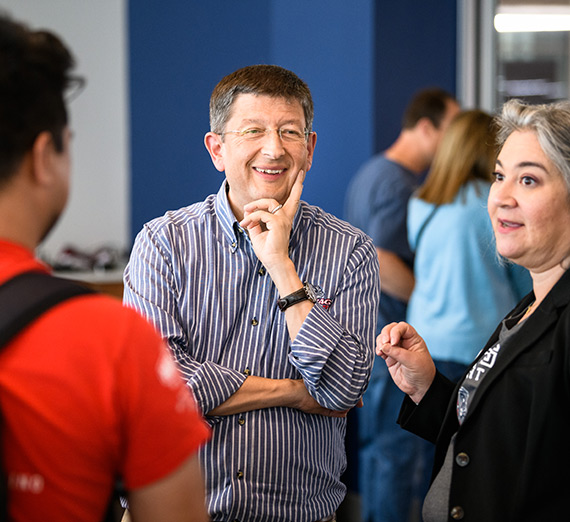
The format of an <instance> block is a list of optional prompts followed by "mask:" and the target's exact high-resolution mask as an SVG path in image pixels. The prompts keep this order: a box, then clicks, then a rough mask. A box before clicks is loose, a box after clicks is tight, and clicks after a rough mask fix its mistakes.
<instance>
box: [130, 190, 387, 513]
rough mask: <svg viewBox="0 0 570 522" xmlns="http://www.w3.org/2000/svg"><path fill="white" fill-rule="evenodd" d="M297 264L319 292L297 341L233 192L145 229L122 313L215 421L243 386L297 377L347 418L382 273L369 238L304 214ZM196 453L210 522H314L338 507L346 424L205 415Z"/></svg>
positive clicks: (366, 370)
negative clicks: (147, 330) (160, 343)
mask: <svg viewBox="0 0 570 522" xmlns="http://www.w3.org/2000/svg"><path fill="white" fill-rule="evenodd" d="M289 253H290V257H291V259H292V261H293V263H294V264H295V267H296V269H297V273H298V274H299V277H300V279H301V280H302V281H305V280H307V281H309V282H311V283H312V284H314V285H318V286H319V287H320V288H321V289H322V293H321V296H320V299H319V301H318V304H316V305H315V306H314V307H313V308H312V310H311V312H310V313H309V315H308V317H307V318H306V320H305V322H304V323H303V325H302V327H301V329H300V331H299V333H298V335H297V336H296V337H295V340H294V341H293V342H291V340H290V337H289V334H288V331H287V325H286V323H285V314H284V313H283V312H281V311H280V310H279V309H278V307H277V299H278V297H279V296H278V293H277V290H276V288H275V285H274V284H273V282H272V280H271V278H270V277H269V275H268V274H267V273H266V270H265V268H264V267H263V265H262V264H261V263H260V262H259V260H258V259H257V257H256V255H255V253H254V251H253V247H252V245H251V243H250V241H249V238H248V236H247V234H246V233H245V232H244V231H243V230H242V229H241V228H240V227H239V225H238V224H237V221H236V219H235V217H234V215H233V213H232V211H231V210H230V207H229V203H228V199H227V196H226V184H225V182H224V184H223V185H222V187H221V188H220V191H219V192H218V194H217V195H212V196H209V197H208V198H207V199H206V200H205V201H203V202H201V203H197V204H194V205H191V206H188V207H185V208H182V209H180V210H177V211H173V212H168V213H167V214H165V215H164V216H163V217H161V218H158V219H155V220H153V221H151V222H149V223H147V224H146V225H145V226H144V228H143V230H142V231H141V232H140V233H139V234H138V236H137V238H136V241H135V244H134V247H133V252H132V254H131V259H130V261H129V265H128V266H127V269H126V271H125V303H127V304H128V305H129V306H132V307H134V308H136V309H138V310H139V311H140V312H142V313H143V314H144V315H145V316H147V317H148V318H150V319H151V320H152V321H153V322H154V324H155V325H156V326H157V327H158V329H159V330H160V332H161V333H162V335H163V336H164V337H165V338H166V339H167V340H168V342H169V344H170V347H171V348H172V350H173V353H174V355H175V357H176V360H177V361H178V363H179V365H180V369H181V372H182V374H183V375H184V377H185V378H186V379H187V381H188V384H189V386H190V387H191V389H192V391H193V393H194V396H195V398H196V400H197V402H198V404H199V406H200V408H201V410H202V411H203V412H204V413H205V414H207V413H208V412H209V411H211V410H213V409H214V408H215V407H216V406H218V405H220V404H221V403H223V402H224V401H226V400H227V399H228V398H229V397H230V396H231V395H232V394H234V393H235V392H236V391H237V390H238V389H239V387H240V386H241V385H242V383H243V381H244V380H245V379H246V378H247V376H248V375H257V376H260V377H266V378H273V379H300V378H302V379H303V380H304V382H305V385H306V387H307V389H308V391H309V393H310V394H311V395H312V396H313V397H314V398H315V399H316V400H317V401H318V402H319V403H320V404H321V405H322V406H325V407H326V408H330V409H334V410H346V409H348V408H352V407H354V406H355V404H356V403H357V402H358V400H359V398H360V397H361V396H362V394H363V393H364V390H365V389H366V386H367V384H368V380H369V377H370V371H371V368H372V362H373V353H374V352H373V350H374V334H375V327H376V313H377V309H378V299H379V291H380V290H379V286H380V283H379V274H378V261H377V255H376V251H375V248H374V246H373V244H372V242H371V240H370V238H368V236H366V235H365V234H364V233H363V232H361V231H360V230H358V229H356V228H354V227H352V226H351V225H349V224H348V223H345V222H343V221H341V220H339V219H337V218H335V217H334V216H332V215H330V214H327V213H326V212H324V211H322V210H321V209H319V208H317V207H314V206H310V205H308V204H307V203H305V202H301V204H300V207H299V210H298V211H297V214H296V216H295V219H294V222H293V228H292V232H291V239H290V247H289ZM207 419H208V421H209V422H210V424H211V426H212V427H213V437H212V440H211V441H210V443H208V444H207V445H206V446H205V447H204V448H203V449H202V451H201V462H202V465H203V469H204V474H205V481H206V489H207V503H208V511H209V513H210V515H211V517H212V520H213V521H217V520H224V521H233V520H239V521H246V520H251V521H256V522H261V521H265V520H267V521H278V520H281V521H295V522H303V521H307V522H310V521H313V520H317V519H319V518H321V517H323V516H326V515H329V514H331V513H333V512H334V511H335V510H336V508H337V507H338V505H339V504H340V502H341V500H342V499H343V497H344V493H345V487H344V486H343V484H342V483H341V482H340V475H341V473H342V472H343V470H344V468H345V465H346V456H345V450H344V435H345V427H346V425H345V423H346V420H345V419H344V418H331V417H326V416H321V415H315V414H307V413H303V412H302V411H300V410H296V409H293V408H285V407H282V408H266V409H260V410H255V411H249V412H244V413H242V414H238V415H228V416H223V417H222V416H217V417H212V416H210V417H207Z"/></svg>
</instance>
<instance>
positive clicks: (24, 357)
mask: <svg viewBox="0 0 570 522" xmlns="http://www.w3.org/2000/svg"><path fill="white" fill-rule="evenodd" d="M72 68H73V58H72V56H71V54H70V52H69V51H68V49H67V48H66V47H65V45H64V44H63V43H62V41H61V40H60V39H59V38H58V37H57V36H56V35H54V34H52V33H50V32H46V31H33V30H31V29H29V28H28V27H27V26H25V25H23V24H20V23H17V22H15V21H12V20H11V19H9V18H8V17H6V16H2V17H0V284H3V283H4V282H6V281H7V280H9V279H10V278H12V277H13V276H15V275H17V274H20V273H22V272H26V271H40V272H42V271H43V272H49V270H48V267H47V266H45V265H44V264H42V263H41V262H40V261H38V260H37V259H35V257H34V250H35V248H36V247H37V246H38V244H39V243H40V242H41V241H42V239H43V238H44V237H45V236H46V234H47V233H48V232H49V231H50V230H51V228H52V227H53V225H54V224H55V222H56V221H57V219H58V217H59V216H60V215H61V213H62V211H63V210H64V207H65V204H66V202H67V198H68V193H69V181H70V142H71V131H70V129H69V126H68V120H67V111H66V106H65V101H64V93H65V92H66V91H67V90H68V88H69V87H70V85H71V84H72V83H73V81H74V78H73V77H72V76H71V75H70V71H71V69H72ZM0 412H1V416H2V423H3V424H2V430H1V432H0V440H1V446H0V448H1V451H2V455H3V459H4V468H5V472H6V475H7V482H8V484H7V486H8V499H9V503H8V508H9V516H10V520H14V521H27V522H30V521H36V520H44V521H50V520H54V521H55V520H57V521H61V520H73V521H74V522H99V521H101V520H102V518H103V516H104V514H105V511H106V509H107V506H108V503H109V498H110V493H111V490H112V487H113V483H114V480H115V478H116V477H121V479H122V481H123V483H124V485H125V487H126V490H127V498H128V501H129V511H130V515H131V518H132V520H133V521H135V522H146V521H148V522H151V521H152V522H161V521H168V522H183V521H190V520H192V521H204V520H207V519H208V517H207V513H206V509H205V502H204V484H203V479H202V474H201V471H200V467H199V463H198V456H197V450H198V448H199V446H200V445H202V444H203V443H204V442H205V441H207V440H208V438H209V435H210V430H209V428H208V426H207V425H206V423H205V422H204V420H203V418H202V417H201V416H200V414H199V413H198V411H197V408H196V406H195V402H194V400H193V397H192V394H191V392H190V391H189V389H188V388H187V387H186V386H185V385H184V384H183V382H182V379H181V378H180V376H179V373H178V370H177V368H176V366H175V363H174V361H173V359H172V356H171V354H170V353H169V352H168V349H167V348H166V346H165V345H164V344H163V341H162V340H161V339H160V337H159V336H158V334H157V333H156V332H155V330H154V328H153V327H152V326H150V324H148V323H147V322H146V320H144V319H143V318H142V317H140V316H139V315H138V314H137V313H136V312H135V311H133V310H129V309H127V308H123V306H122V305H121V303H120V302H119V301H118V300H115V299H112V298H110V297H105V296H102V295H98V294H89V295H82V296H79V297H75V298H72V299H69V300H67V301H65V302H63V303H61V304H59V305H56V306H54V307H53V308H51V309H50V310H48V311H47V312H46V313H44V314H43V315H42V316H41V317H40V318H39V319H37V320H36V321H34V322H33V323H32V324H31V325H30V326H28V327H27V328H25V329H24V330H23V331H21V332H20V333H19V334H18V335H17V336H16V337H15V338H14V339H13V340H12V341H10V342H9V343H8V345H6V346H4V347H3V349H2V351H1V352H0Z"/></svg>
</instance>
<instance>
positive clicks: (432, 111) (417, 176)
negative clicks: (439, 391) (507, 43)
mask: <svg viewBox="0 0 570 522" xmlns="http://www.w3.org/2000/svg"><path fill="white" fill-rule="evenodd" d="M459 110H460V109H459V105H458V104H457V102H456V101H455V99H454V97H453V95H452V94H450V93H449V92H447V91H445V90H443V89H440V88H437V87H435V88H431V87H430V88H425V89H422V90H420V91H418V92H417V93H415V95H414V96H413V97H412V99H411V100H410V101H409V103H408V105H407V106H406V109H405V111H404V114H403V116H402V125H401V130H400V133H399V134H398V137H397V138H396V140H395V141H394V142H393V143H392V144H391V145H390V146H389V147H388V148H387V149H386V150H385V151H383V152H381V153H380V154H377V155H376V156H374V157H372V158H371V159H370V160H368V161H367V162H366V163H365V164H364V165H363V166H362V167H361V168H360V169H359V171H358V172H357V173H356V175H355V177H354V179H352V181H351V182H350V185H349V187H348V191H347V194H346V200H345V218H346V219H347V221H349V222H350V223H351V224H353V225H355V226H357V227H358V228H360V229H361V230H363V231H364V232H366V233H367V234H368V235H369V236H370V237H372V240H373V241H374V245H375V247H376V251H377V254H378V261H379V263H380V282H381V297H380V306H379V309H378V324H377V331H378V332H380V330H381V329H382V327H384V326H385V325H386V324H388V323H391V322H392V321H396V322H397V321H405V319H406V307H407V304H408V299H409V297H410V294H411V292H412V289H413V287H414V274H413V263H414V256H413V254H412V252H411V250H410V247H409V245H408V241H407V237H406V236H407V234H406V222H407V209H408V201H409V199H410V196H411V195H412V194H413V192H414V190H416V189H417V188H418V187H419V185H420V184H421V182H422V181H423V180H424V178H425V175H426V172H427V169H428V168H429V166H430V164H431V162H432V160H433V157H434V155H435V152H436V150H437V147H438V145H439V142H440V140H441V137H442V135H443V132H444V131H445V129H446V128H447V126H448V125H449V123H450V122H451V120H452V119H453V118H454V116H455V115H456V114H457V113H458V112H459ZM402 398H403V394H402V392H401V391H400V390H399V389H398V388H397V387H396V386H395V385H394V383H393V382H392V379H391V378H390V375H389V374H388V371H387V369H386V367H385V366H384V365H383V364H376V365H375V366H374V369H373V371H372V377H371V380H370V384H369V386H368V390H367V391H366V394H365V396H364V406H363V407H362V408H361V409H359V410H358V411H357V416H355V414H354V412H353V413H352V414H351V415H349V426H348V430H349V431H348V433H347V448H350V447H351V445H352V444H351V441H352V439H354V438H356V435H355V434H354V431H355V430H354V429H353V428H352V429H351V427H352V425H353V424H352V423H353V422H354V421H355V420H356V421H357V423H358V428H357V431H358V453H359V456H358V476H359V479H358V489H359V492H360V496H361V502H362V519H363V520H364V521H365V522H405V521H407V520H408V513H409V511H410V505H411V504H412V480H411V477H413V475H414V469H415V466H416V458H415V455H416V453H417V448H416V447H417V444H418V439H417V437H414V436H412V435H410V434H409V433H406V432H404V431H403V430H401V429H399V428H398V426H397V425H396V422H395V419H396V417H397V416H398V411H399V409H400V404H401V403H402ZM349 451H350V450H349ZM349 458H350V454H349ZM387 483H388V484H390V486H391V487H390V488H386V487H385V484H387ZM416 516H419V510H416Z"/></svg>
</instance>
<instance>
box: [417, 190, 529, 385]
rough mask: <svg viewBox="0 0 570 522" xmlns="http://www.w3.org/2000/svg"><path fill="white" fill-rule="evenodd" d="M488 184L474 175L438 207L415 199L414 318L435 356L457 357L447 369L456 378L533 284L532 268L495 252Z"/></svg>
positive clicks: (449, 359)
mask: <svg viewBox="0 0 570 522" xmlns="http://www.w3.org/2000/svg"><path fill="white" fill-rule="evenodd" d="M489 188H490V183H489V182H487V181H484V180H477V181H471V182H468V183H467V184H466V185H464V186H463V187H462V188H461V189H460V191H459V192H458V194H457V196H456V197H455V199H454V200H453V201H452V202H451V203H447V204H443V205H440V206H438V208H437V210H435V211H434V208H435V206H434V205H433V204H431V203H428V202H426V201H423V200H422V199H419V198H412V199H411V200H410V205H409V212H408V230H409V240H410V245H411V247H412V249H413V250H414V251H415V254H416V257H415V265H414V274H415V281H416V284H415V287H414V291H413V292H412V296H411V298H410V302H409V304H408V313H407V321H408V322H409V323H410V324H412V325H413V326H414V328H416V330H417V331H418V332H421V335H422V336H423V337H424V339H428V340H429V343H430V344H429V346H430V347H431V348H430V351H431V354H432V357H433V358H434V359H435V360H436V361H440V360H443V361H453V362H455V363H457V364H458V366H457V368H455V369H454V371H453V373H452V374H451V375H448V376H449V377H450V378H451V379H453V378H455V377H457V376H458V374H460V373H462V371H463V370H464V369H465V368H466V367H467V364H469V363H470V362H471V361H472V360H473V358H474V357H475V355H477V353H478V352H479V350H480V349H481V346H483V345H484V344H485V342H486V340H487V339H488V337H489V335H490V334H491V333H492V332H493V330H494V328H495V326H496V324H497V322H498V321H500V319H501V318H502V317H503V316H504V315H505V314H506V313H507V312H508V311H509V310H511V309H512V308H513V307H514V306H515V304H516V303H518V302H519V300H520V299H521V298H522V297H523V296H524V295H525V294H526V293H527V292H528V291H530V277H529V275H528V271H526V270H524V269H522V268H520V267H519V266H517V265H513V264H512V263H509V262H507V261H501V260H500V259H499V258H498V257H497V255H496V252H495V246H494V240H493V229H492V227H491V222H490V220H489V216H488V214H487V208H486V202H487V197H488V195H489ZM432 212H434V213H433V215H431V213H432ZM430 215H431V217H430V219H429V224H427V225H426V226H425V228H423V225H424V223H426V220H427V219H428V217H429V216H430ZM422 228H423V230H422V231H421V238H418V236H419V234H420V230H421V229H422ZM481 303H485V305H484V306H481ZM436 364H437V362H436Z"/></svg>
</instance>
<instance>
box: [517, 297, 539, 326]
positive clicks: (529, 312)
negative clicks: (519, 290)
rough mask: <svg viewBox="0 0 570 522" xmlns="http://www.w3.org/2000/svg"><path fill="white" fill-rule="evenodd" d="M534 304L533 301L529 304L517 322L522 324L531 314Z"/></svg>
mask: <svg viewBox="0 0 570 522" xmlns="http://www.w3.org/2000/svg"><path fill="white" fill-rule="evenodd" d="M535 304H536V301H533V302H532V303H530V304H529V305H528V306H527V308H526V310H525V311H524V314H523V316H522V317H521V320H520V321H519V322H521V323H522V322H523V321H524V320H525V319H526V318H527V317H528V316H529V315H530V314H531V313H532V309H533V308H534V305H535Z"/></svg>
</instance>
